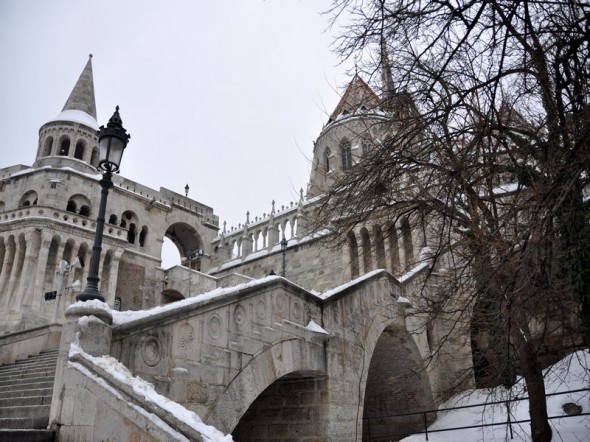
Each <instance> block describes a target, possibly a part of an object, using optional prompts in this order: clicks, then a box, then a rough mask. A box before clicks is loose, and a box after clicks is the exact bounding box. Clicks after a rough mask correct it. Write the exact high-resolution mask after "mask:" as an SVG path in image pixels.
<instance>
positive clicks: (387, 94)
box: [380, 35, 396, 106]
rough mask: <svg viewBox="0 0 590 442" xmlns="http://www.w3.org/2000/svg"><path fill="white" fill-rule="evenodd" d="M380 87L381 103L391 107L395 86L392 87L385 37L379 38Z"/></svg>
mask: <svg viewBox="0 0 590 442" xmlns="http://www.w3.org/2000/svg"><path fill="white" fill-rule="evenodd" d="M380 46H381V87H382V88H383V92H382V96H381V98H382V99H383V101H385V102H386V103H388V104H389V106H391V104H392V102H393V100H394V99H395V96H396V93H395V86H394V85H393V75H392V73H391V64H390V63H389V55H388V54H387V45H386V44H385V37H383V35H382V36H381V42H380Z"/></svg>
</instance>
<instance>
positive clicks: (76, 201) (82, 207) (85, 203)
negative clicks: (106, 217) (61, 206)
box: [66, 193, 92, 216]
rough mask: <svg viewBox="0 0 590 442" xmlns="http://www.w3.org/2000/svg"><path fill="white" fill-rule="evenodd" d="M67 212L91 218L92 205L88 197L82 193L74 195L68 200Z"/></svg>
mask: <svg viewBox="0 0 590 442" xmlns="http://www.w3.org/2000/svg"><path fill="white" fill-rule="evenodd" d="M66 210H67V211H68V212H72V213H79V214H80V215H82V216H90V212H91V211H92V209H91V204H90V200H89V199H88V197H87V196H85V195H82V194H80V193H78V194H76V195H72V196H71V197H70V199H69V200H68V204H67V206H66Z"/></svg>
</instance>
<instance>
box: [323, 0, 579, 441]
mask: <svg viewBox="0 0 590 442" xmlns="http://www.w3.org/2000/svg"><path fill="white" fill-rule="evenodd" d="M330 13H331V14H332V17H333V19H334V23H335V24H338V23H339V20H342V22H343V23H344V25H345V26H344V28H343V30H342V32H341V35H340V37H339V38H338V40H337V42H336V50H337V51H338V52H339V54H340V55H341V56H342V57H343V58H347V57H351V56H355V57H357V56H358V59H360V61H361V68H363V69H364V70H365V71H366V72H368V74H369V75H372V74H373V73H377V72H381V73H382V74H383V81H382V86H383V91H382V95H383V98H384V102H383V104H382V106H383V107H384V108H386V109H387V110H388V112H389V115H390V116H391V119H390V123H389V125H388V127H387V128H384V127H383V124H382V123H380V127H379V131H378V132H379V133H381V134H385V133H387V137H385V136H382V137H379V136H377V137H375V138H373V139H371V140H370V141H371V142H372V144H373V146H372V149H371V151H370V153H369V154H367V155H364V156H363V157H362V159H359V160H358V161H357V162H356V164H355V165H354V166H353V167H351V168H350V169H348V170H346V171H345V172H346V173H342V174H340V175H339V177H338V179H337V181H336V184H335V185H334V186H333V187H332V188H331V190H330V191H329V192H328V193H327V194H326V195H325V197H324V199H323V201H322V204H321V209H320V210H319V211H318V213H317V214H316V216H317V217H316V219H315V222H316V223H317V225H323V226H325V225H327V223H331V225H332V226H333V228H334V230H335V232H336V233H339V234H340V235H337V236H336V237H338V238H342V240H343V241H345V238H346V234H347V233H348V232H349V231H350V230H351V229H353V228H355V227H356V226H358V225H362V224H364V223H365V222H367V221H368V220H370V219H372V218H379V219H388V220H390V221H398V220H400V219H401V218H410V219H412V220H413V223H414V224H415V225H416V224H421V225H422V226H423V229H424V242H425V244H424V245H428V246H429V248H430V249H431V250H432V251H433V253H434V260H433V263H432V269H433V270H435V269H437V268H439V267H441V266H444V267H445V268H446V272H444V280H445V283H444V284H441V285H440V290H439V291H438V292H437V293H435V294H433V293H431V292H428V293H426V292H425V293H423V299H422V300H421V308H423V309H424V312H425V313H427V314H428V315H430V316H431V317H435V316H437V315H441V314H444V315H447V316H449V315H450V316H451V317H454V318H456V319H457V321H461V322H463V323H464V322H468V323H470V324H471V331H472V332H473V333H474V334H475V335H478V334H479V336H482V335H485V336H486V339H485V340H486V341H487V346H485V347H482V348H479V349H478V348H477V342H474V347H475V349H474V353H475V354H474V363H475V369H476V370H480V371H481V372H486V371H487V372H488V373H487V374H486V376H488V378H489V379H490V381H491V382H492V383H504V384H510V383H512V382H513V379H514V375H515V370H518V371H520V372H521V373H522V375H523V376H524V378H525V382H526V386H527V390H528V395H529V397H530V416H531V434H532V437H533V440H535V441H549V440H551V428H550V426H549V424H548V418H547V408H546V403H545V390H544V384H543V377H542V368H543V364H544V361H545V360H544V355H545V353H547V351H548V348H549V350H551V349H554V348H555V345H553V346H552V342H553V343H555V342H559V345H560V346H566V347H569V348H572V347H573V346H575V345H579V344H580V337H582V340H583V341H584V342H585V343H586V344H587V343H588V342H590V339H589V337H590V224H589V215H590V209H589V206H588V202H587V201H586V200H585V198H584V196H585V191H586V190H587V186H588V179H589V177H590V170H589V166H590V105H589V100H590V90H589V89H590V67H589V66H590V64H589V57H590V40H589V38H590V37H589V36H590V7H589V6H588V5H587V4H583V3H582V2H577V1H568V0H562V1H543V2H542V1H519V0H516V1H514V0H505V1H485V0H484V1H481V0H479V1H475V0H467V1H455V0H451V1H437V0H335V1H334V3H333V7H332V9H331V11H330ZM439 277H440V276H439ZM457 293H461V296H462V298H461V307H460V308H458V305H457V302H456V296H457ZM465 316H468V317H469V320H468V321H464V319H465ZM513 360H514V362H515V364H512V361H513ZM480 374H481V373H480Z"/></svg>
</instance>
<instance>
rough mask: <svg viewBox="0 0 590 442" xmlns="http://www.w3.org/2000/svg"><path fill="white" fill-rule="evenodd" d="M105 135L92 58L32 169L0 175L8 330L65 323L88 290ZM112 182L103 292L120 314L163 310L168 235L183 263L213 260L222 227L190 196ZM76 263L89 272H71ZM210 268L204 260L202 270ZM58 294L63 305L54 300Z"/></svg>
mask: <svg viewBox="0 0 590 442" xmlns="http://www.w3.org/2000/svg"><path fill="white" fill-rule="evenodd" d="M122 113H123V115H124V107H123V109H122ZM97 130H98V123H97V118H96V105H95V98H94V84H93V76H92V57H90V58H89V60H88V62H87V63H86V66H85V67H84V70H83V71H82V74H81V75H80V77H79V79H78V81H77V82H76V84H75V86H74V88H73V90H72V92H71V94H70V96H69V98H68V99H67V101H66V104H65V106H64V107H63V109H62V111H61V113H59V114H58V115H57V116H56V117H55V118H53V119H51V120H50V121H48V122H47V123H45V124H44V125H43V126H42V127H41V129H40V130H39V145H38V148H37V155H36V159H35V162H34V164H33V166H30V167H29V166H24V165H16V166H10V167H6V168H3V169H0V332H3V331H14V330H20V329H27V328H31V327H35V326H38V325H43V324H47V323H52V322H61V321H62V320H63V310H64V309H65V307H67V306H68V305H69V304H70V303H71V302H72V301H73V299H74V297H75V293H74V292H73V290H71V288H72V285H74V282H75V281H79V282H80V284H81V285H82V287H84V286H85V284H86V277H87V273H88V264H89V261H90V253H91V248H92V243H93V239H94V232H95V220H96V213H97V212H98V206H99V200H100V186H99V184H98V181H99V179H100V178H101V175H100V174H99V173H98V171H97V170H96V166H97V165H98V138H97ZM129 148H131V149H133V148H134V146H133V144H132V143H131V144H130V147H129ZM135 148H137V147H135ZM123 169H124V165H123ZM113 182H114V187H113V189H112V190H111V192H110V194H109V200H108V203H107V215H106V225H105V229H104V237H103V246H102V254H101V263H100V268H99V277H100V279H101V281H100V291H101V293H102V294H103V296H104V297H105V298H106V300H107V302H108V303H109V304H110V305H111V306H112V307H115V308H122V309H130V310H135V309H140V308H146V307H152V306H155V305H159V304H161V303H162V302H165V301H166V300H167V299H168V298H167V296H166V281H167V280H168V278H167V272H166V271H165V270H164V269H161V268H160V263H161V252H162V243H163V239H164V237H168V238H170V239H171V240H172V241H173V242H174V244H176V246H177V247H178V249H179V251H180V253H181V255H182V256H188V255H189V254H190V253H192V252H194V251H196V250H200V251H202V253H203V256H204V257H206V256H209V255H210V247H211V241H212V240H213V238H214V237H215V236H216V234H217V230H218V224H219V220H218V218H217V216H216V215H215V214H214V213H213V209H212V208H210V207H208V206H206V205H204V204H201V203H199V202H197V201H194V200H192V199H190V198H188V197H186V195H183V194H180V193H176V192H173V191H171V190H168V189H165V188H160V190H159V191H156V190H154V189H151V188H149V187H147V186H144V185H142V184H139V183H136V182H133V181H131V180H128V179H126V178H124V177H121V176H120V175H115V176H114V177H113ZM77 258H78V259H79V260H80V261H81V262H84V263H86V264H87V265H86V266H85V267H76V268H70V267H69V265H71V264H72V263H73V262H74V261H76V259H77ZM64 262H65V264H64ZM208 265H209V262H208V260H207V259H205V258H203V259H202V262H201V263H200V269H201V270H203V271H206V270H207V267H208ZM76 285H77V283H76ZM53 291H55V292H57V296H56V299H54V300H49V301H46V300H45V296H44V294H45V293H49V292H53ZM196 292H197V290H193V294H194V293H196Z"/></svg>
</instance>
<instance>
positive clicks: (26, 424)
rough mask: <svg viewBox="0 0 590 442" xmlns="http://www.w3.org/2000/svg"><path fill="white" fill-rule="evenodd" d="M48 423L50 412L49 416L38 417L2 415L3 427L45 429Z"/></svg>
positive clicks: (0, 422)
mask: <svg viewBox="0 0 590 442" xmlns="http://www.w3.org/2000/svg"><path fill="white" fill-rule="evenodd" d="M48 425H49V413H47V416H37V417H0V428H1V429H12V430H22V429H26V430H45V429H46V428H47V426H48Z"/></svg>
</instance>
